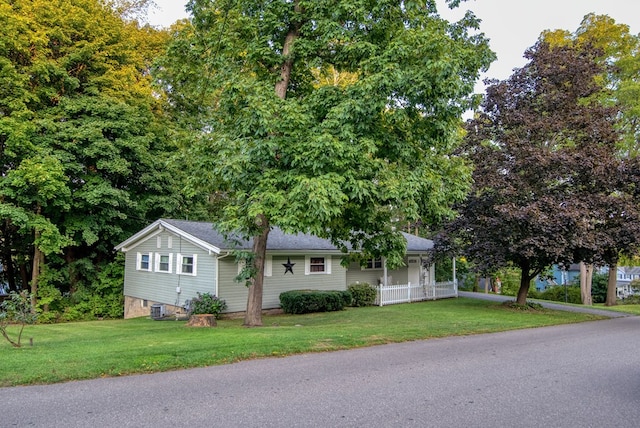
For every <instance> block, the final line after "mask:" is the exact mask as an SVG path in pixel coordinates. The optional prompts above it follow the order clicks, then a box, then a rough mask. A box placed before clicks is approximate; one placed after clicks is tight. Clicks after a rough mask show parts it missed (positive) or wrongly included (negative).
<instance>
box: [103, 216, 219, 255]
mask: <svg viewBox="0 0 640 428" xmlns="http://www.w3.org/2000/svg"><path fill="white" fill-rule="evenodd" d="M164 230H168V231H169V232H172V233H173V234H174V235H177V236H180V237H182V238H184V239H185V240H186V241H188V242H191V243H192V244H194V245H196V246H198V247H200V248H202V249H203V250H205V251H208V252H209V254H212V253H213V254H216V255H218V254H220V253H221V252H222V250H221V249H220V248H218V247H216V246H215V245H211V244H209V243H208V242H205V241H203V240H202V239H198V238H196V237H195V236H192V235H190V234H188V233H186V232H184V231H183V230H182V229H179V228H177V227H175V226H172V225H170V224H169V223H167V222H165V221H162V220H156V221H154V222H153V223H151V224H150V225H149V226H147V227H145V228H144V229H142V230H141V231H140V232H138V233H136V234H135V235H133V236H132V237H131V238H129V239H127V240H126V241H124V242H121V243H120V244H118V245H116V246H115V249H116V250H117V251H122V252H124V253H126V252H127V251H129V250H131V249H133V248H135V247H136V246H138V245H140V244H142V243H143V242H145V241H146V240H148V239H150V238H152V237H154V236H156V235H157V234H158V233H161V232H163V231H164Z"/></svg>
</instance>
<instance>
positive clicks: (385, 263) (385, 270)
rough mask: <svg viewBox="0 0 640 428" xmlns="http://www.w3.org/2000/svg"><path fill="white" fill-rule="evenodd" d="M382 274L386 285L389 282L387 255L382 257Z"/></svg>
mask: <svg viewBox="0 0 640 428" xmlns="http://www.w3.org/2000/svg"><path fill="white" fill-rule="evenodd" d="M382 274H383V275H384V278H383V279H382V283H383V284H384V286H385V287H386V286H387V285H388V284H387V258H386V257H383V258H382Z"/></svg>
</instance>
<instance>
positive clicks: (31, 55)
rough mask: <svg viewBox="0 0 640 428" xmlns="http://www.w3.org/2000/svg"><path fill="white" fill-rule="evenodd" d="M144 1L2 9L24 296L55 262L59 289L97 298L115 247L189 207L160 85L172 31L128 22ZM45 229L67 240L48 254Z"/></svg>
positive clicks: (11, 256) (12, 225)
mask: <svg viewBox="0 0 640 428" xmlns="http://www.w3.org/2000/svg"><path fill="white" fill-rule="evenodd" d="M144 3H146V2H144V1H142V2H140V1H137V2H126V1H117V2H111V1H109V2H108V1H101V0H74V1H70V0H60V1H56V2H50V1H44V0H16V1H6V0H2V1H0V26H1V27H2V28H3V33H2V36H0V161H1V163H0V168H2V176H3V180H4V181H3V183H2V186H0V192H1V194H0V203H1V204H2V205H1V207H2V211H1V212H2V228H1V233H2V236H1V238H2V241H3V244H4V245H3V266H4V268H5V273H7V274H9V275H10V277H9V278H8V279H9V284H10V286H11V288H12V289H16V288H19V287H20V286H22V287H27V286H28V283H29V282H31V283H32V284H31V285H32V286H35V285H36V284H37V281H38V274H39V272H40V269H41V267H43V264H44V265H46V267H48V268H49V271H50V275H49V276H48V278H49V282H50V285H52V286H53V287H55V288H57V289H59V291H63V292H66V291H69V292H71V293H72V294H73V293H74V292H75V291H77V290H78V289H79V288H85V289H86V290H85V291H87V292H89V293H90V292H91V286H92V282H93V281H95V279H96V275H97V268H99V267H100V266H102V264H103V263H106V262H109V261H111V260H113V257H114V253H113V247H114V245H115V244H117V243H118V242H119V241H121V240H122V239H125V238H126V237H127V236H128V235H129V234H131V233H133V232H134V231H135V230H137V229H139V228H140V227H141V226H142V225H143V224H145V223H146V222H147V221H149V220H151V219H154V218H156V217H158V216H160V215H165V214H166V213H167V212H171V211H174V210H175V209H176V208H177V206H178V203H179V202H180V197H179V192H178V189H177V187H176V185H175V179H176V177H177V176H178V173H177V172H176V171H173V170H172V169H171V163H170V162H169V157H170V156H171V153H172V148H171V145H170V144H169V143H168V142H169V138H168V136H167V134H168V131H167V129H168V128H167V127H166V126H165V125H166V122H165V120H164V119H163V116H162V111H161V108H160V106H161V98H160V96H159V95H158V93H159V92H157V91H154V88H153V85H152V80H151V77H150V66H151V63H152V61H153V59H154V57H156V56H157V55H158V54H159V53H160V52H161V51H162V50H163V49H164V46H165V44H166V42H167V40H168V35H167V34H164V33H162V32H159V31H156V30H153V29H151V28H149V27H141V26H140V25H139V24H138V22H136V21H135V20H128V19H125V18H123V14H126V13H128V12H130V11H131V10H132V9H131V7H137V6H140V5H141V4H144ZM46 177H48V178H46ZM23 213H29V214H30V217H29V218H32V219H35V220H38V221H37V222H36V223H33V221H31V222H30V223H29V222H27V223H25V220H24V217H23ZM34 216H35V217H34ZM45 226H46V230H45V229H44V227H45ZM25 231H30V233H26V232H25ZM43 231H46V232H47V235H46V236H49V237H50V238H53V237H57V240H55V241H52V240H51V239H50V240H49V242H50V243H52V244H56V245H49V246H48V247H46V251H39V248H42V249H45V247H43V246H42V245H40V244H39V243H40V242H42V241H43V239H44V237H45V235H43ZM31 248H35V251H33V250H31ZM29 261H32V262H33V263H32V264H27V262H29ZM14 265H17V267H18V269H15V268H14ZM29 271H31V275H29ZM18 272H22V274H21V275H19V274H18ZM54 277H56V279H55V281H54V280H53V279H52V278H54ZM29 278H30V279H29Z"/></svg>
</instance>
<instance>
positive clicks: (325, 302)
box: [280, 290, 353, 314]
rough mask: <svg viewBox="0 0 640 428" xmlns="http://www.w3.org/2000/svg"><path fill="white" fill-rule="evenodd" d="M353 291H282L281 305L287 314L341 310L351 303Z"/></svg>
mask: <svg viewBox="0 0 640 428" xmlns="http://www.w3.org/2000/svg"><path fill="white" fill-rule="evenodd" d="M352 300H353V299H352V297H351V293H350V292H349V291H338V290H328V291H327V290H291V291H285V292H283V293H280V307H281V308H282V310H283V311H284V313H286V314H307V313H311V312H331V311H341V310H342V309H344V307H345V306H349V305H351V301H352Z"/></svg>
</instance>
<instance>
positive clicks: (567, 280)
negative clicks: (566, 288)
mask: <svg viewBox="0 0 640 428" xmlns="http://www.w3.org/2000/svg"><path fill="white" fill-rule="evenodd" d="M579 276H580V265H579V264H577V263H572V264H571V265H570V266H569V269H563V268H562V267H561V266H558V265H553V266H552V268H551V272H550V276H549V277H544V278H541V277H540V276H537V277H536V279H535V284H536V290H537V291H544V290H546V289H547V288H549V287H553V286H556V285H566V284H571V283H572V282H573V281H574V280H577V278H578V277H579Z"/></svg>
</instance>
